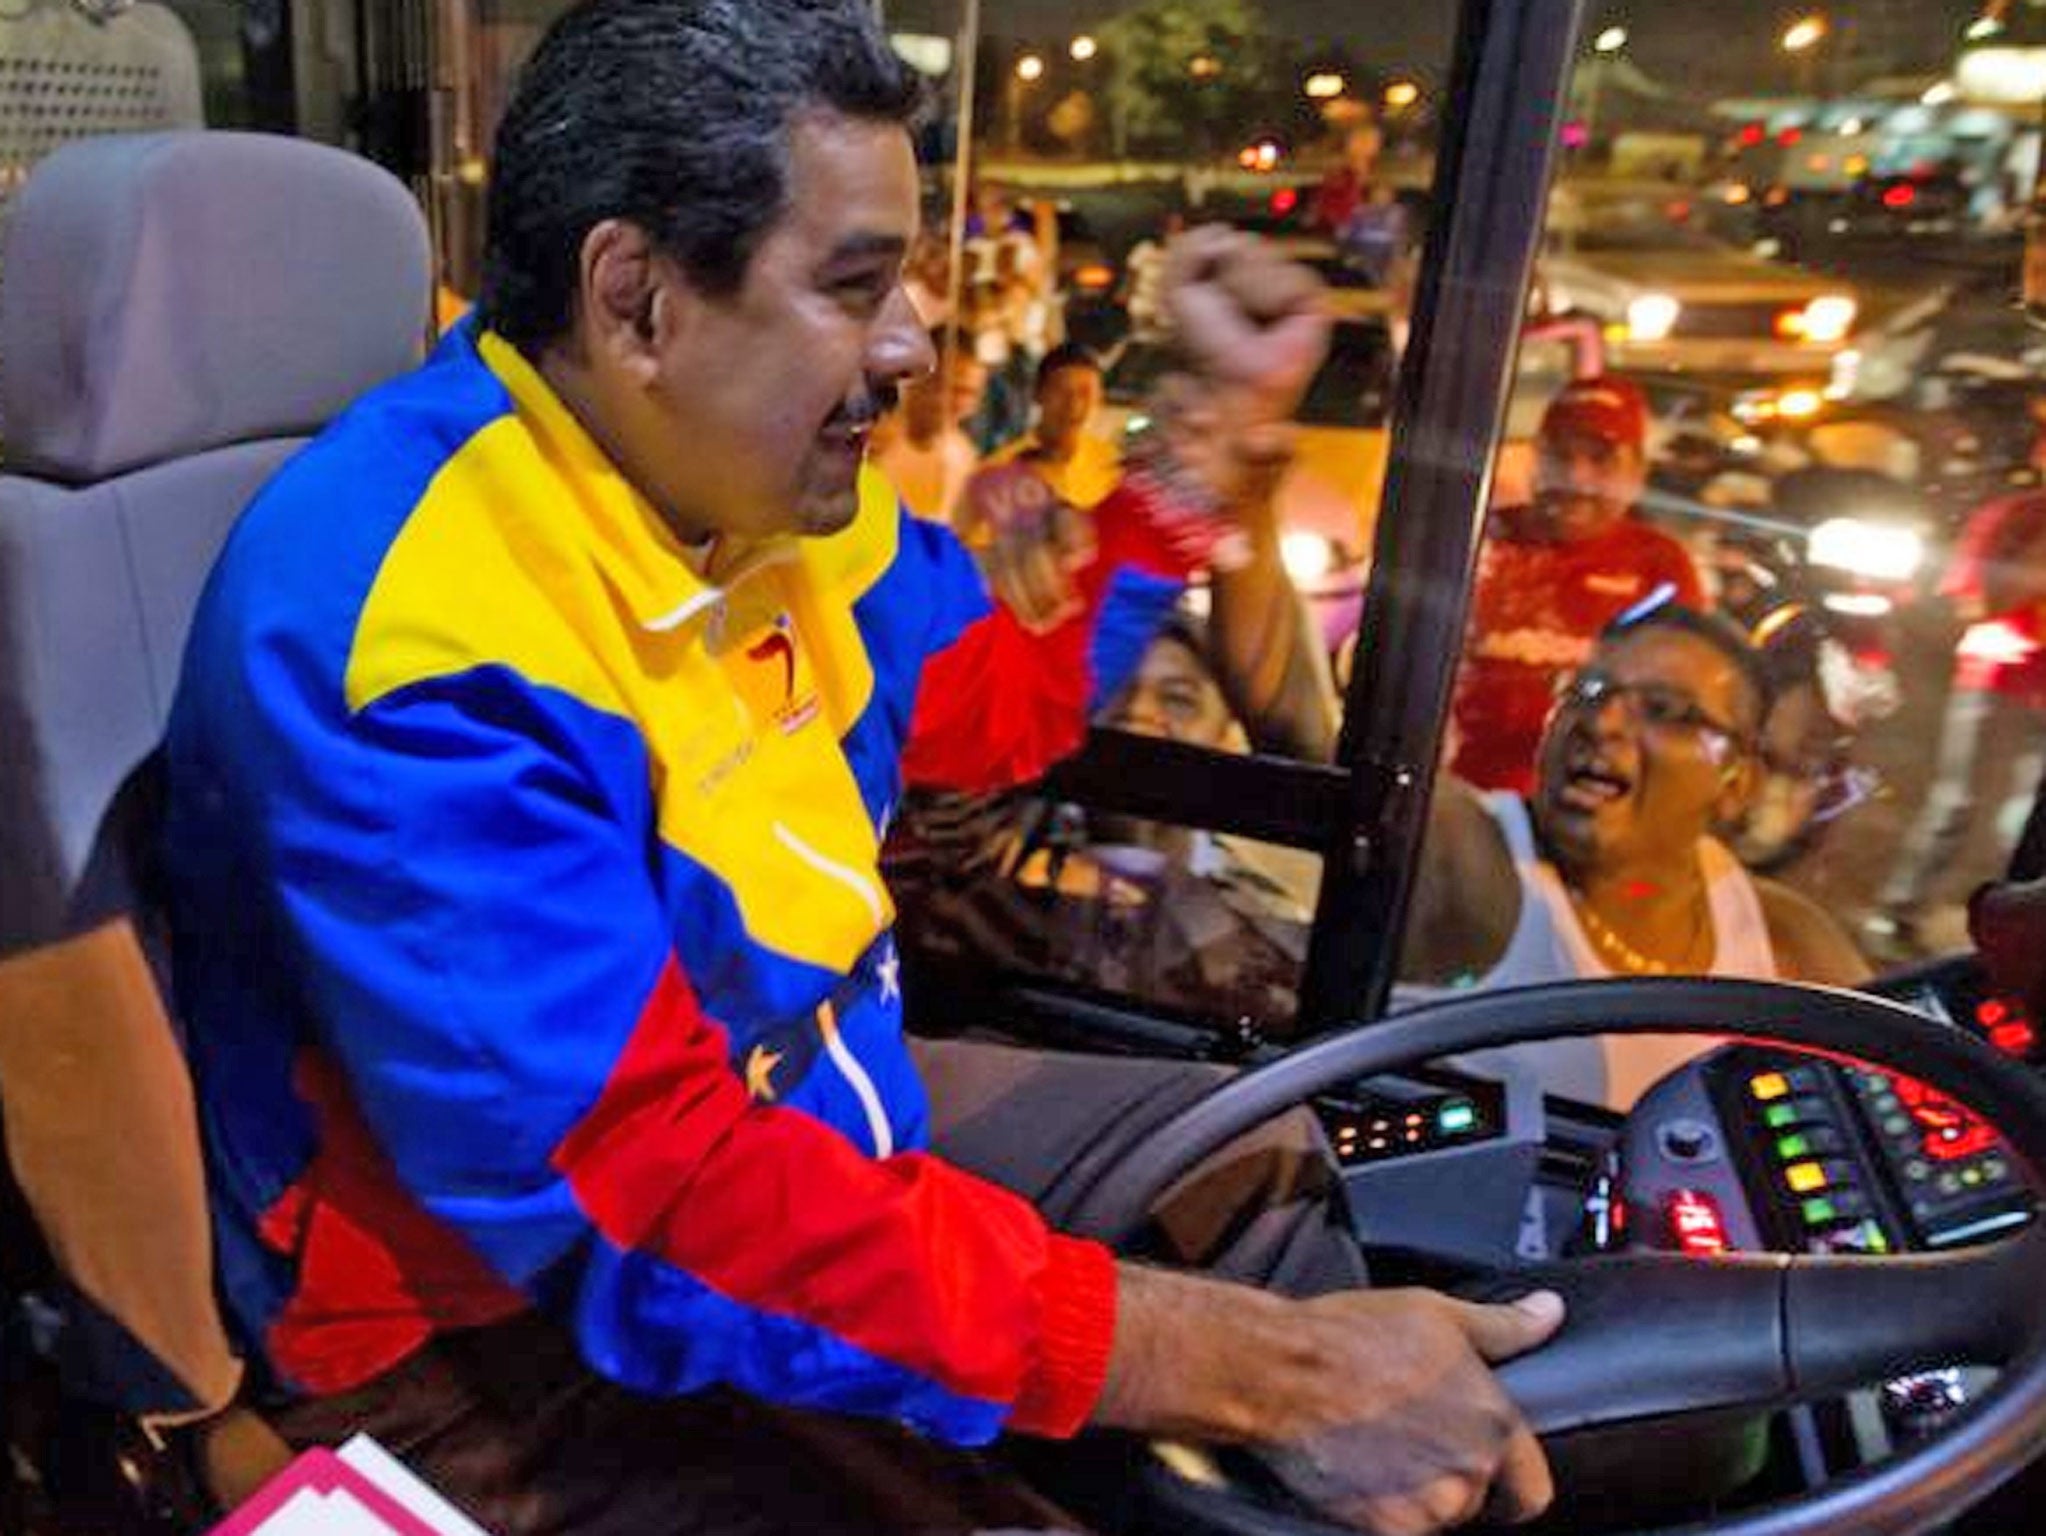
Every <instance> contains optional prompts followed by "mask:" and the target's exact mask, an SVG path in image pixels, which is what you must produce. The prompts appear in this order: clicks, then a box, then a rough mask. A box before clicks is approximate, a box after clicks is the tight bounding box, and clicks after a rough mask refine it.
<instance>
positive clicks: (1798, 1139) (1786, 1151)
mask: <svg viewBox="0 0 2046 1536" xmlns="http://www.w3.org/2000/svg"><path fill="white" fill-rule="evenodd" d="M1776 1155H1777V1156H1778V1157H1780V1158H1782V1159H1783V1160H1784V1161H1785V1162H1786V1163H1794V1162H1796V1161H1797V1160H1798V1159H1799V1158H1800V1157H1810V1156H1811V1155H1812V1144H1811V1143H1810V1142H1808V1141H1806V1140H1805V1139H1804V1137H1802V1136H1779V1137H1777V1138H1776Z"/></svg>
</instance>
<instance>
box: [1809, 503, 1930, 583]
mask: <svg viewBox="0 0 2046 1536" xmlns="http://www.w3.org/2000/svg"><path fill="white" fill-rule="evenodd" d="M1807 554H1808V556H1809V558H1810V560H1811V562H1812V564H1813V565H1823V566H1827V567H1829V568H1830V569H1832V570H1836V571H1845V572H1847V573H1848V574H1849V575H1850V576H1862V577H1866V578H1867V579H1869V580H1870V581H1909V580H1911V578H1912V577H1914V576H1916V575H1917V574H1918V572H1919V569H1920V568H1921V567H1922V566H1923V565H1924V564H1925V538H1924V535H1922V534H1921V533H1919V531H1918V530H1917V529H1916V528H1905V527H1901V526H1899V525H1898V524H1896V523H1878V522H1871V521H1869V520H1868V519H1866V518H1860V517H1830V518H1827V519H1826V521H1825V522H1823V523H1821V524H1819V526H1818V527H1816V528H1814V529H1813V530H1812V536H1811V542H1810V544H1809V545H1808V547H1807Z"/></svg>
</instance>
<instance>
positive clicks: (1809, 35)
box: [1783, 13, 1828, 96]
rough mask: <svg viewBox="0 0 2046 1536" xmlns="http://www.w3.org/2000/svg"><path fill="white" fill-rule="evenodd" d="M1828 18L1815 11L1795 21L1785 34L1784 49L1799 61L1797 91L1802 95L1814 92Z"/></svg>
mask: <svg viewBox="0 0 2046 1536" xmlns="http://www.w3.org/2000/svg"><path fill="white" fill-rule="evenodd" d="M1827 31H1828V28H1827V26H1826V18H1825V17H1823V16H1820V15H1818V14H1817V13H1814V14H1812V15H1810V16H1805V17H1801V18H1799V19H1798V20H1796V21H1793V22H1792V23H1791V24H1790V26H1789V27H1788V28H1787V29H1786V30H1785V31H1784V34H1783V51H1784V52H1785V53H1787V54H1789V55H1790V56H1791V58H1793V59H1795V60H1796V61H1797V91H1798V94H1799V95H1800V96H1810V95H1813V94H1814V90H1813V86H1814V83H1815V82H1814V79H1813V76H1814V73H1815V65H1816V64H1817V61H1818V53H1817V49H1818V46H1819V44H1820V43H1822V42H1824V41H1825V40H1826V33H1827Z"/></svg>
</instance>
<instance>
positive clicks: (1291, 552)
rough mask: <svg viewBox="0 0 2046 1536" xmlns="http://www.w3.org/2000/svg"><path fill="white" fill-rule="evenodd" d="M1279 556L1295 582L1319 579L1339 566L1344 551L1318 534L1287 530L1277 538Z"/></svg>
mask: <svg viewBox="0 0 2046 1536" xmlns="http://www.w3.org/2000/svg"><path fill="white" fill-rule="evenodd" d="M1279 559H1280V560H1281V561H1282V562H1283V563H1284V564H1285V567H1286V574H1287V575H1288V576H1291V577H1292V578H1293V579H1294V580H1295V581H1320V580H1321V579H1322V578H1323V577H1324V576H1330V575H1333V574H1334V573H1335V572H1336V571H1337V570H1339V569H1341V567H1342V564H1343V552H1342V551H1341V550H1339V549H1337V548H1336V541H1335V540H1334V539H1331V538H1329V537H1327V536H1326V535H1324V534H1319V533H1297V532H1296V533H1289V534H1285V535H1283V536H1282V537H1281V538H1280V540H1279Z"/></svg>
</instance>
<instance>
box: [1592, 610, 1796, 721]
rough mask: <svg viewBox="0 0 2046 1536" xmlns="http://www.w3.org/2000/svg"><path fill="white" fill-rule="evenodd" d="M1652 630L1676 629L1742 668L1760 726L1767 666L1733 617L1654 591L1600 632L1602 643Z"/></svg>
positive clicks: (1766, 695)
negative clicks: (1690, 604) (1708, 610)
mask: <svg viewBox="0 0 2046 1536" xmlns="http://www.w3.org/2000/svg"><path fill="white" fill-rule="evenodd" d="M1651 629H1673V630H1675V631H1677V632H1678V633H1679V634H1685V635H1689V636H1691V637H1692V638H1693V639H1695V640H1702V641H1704V642H1705V643H1706V644H1707V645H1709V646H1711V647H1712V648H1713V649H1714V650H1716V651H1718V652H1719V653H1720V654H1721V655H1722V656H1724V657H1726V659H1727V660H1728V661H1731V662H1732V663H1733V664H1734V666H1735V668H1736V669H1738V670H1739V672H1740V675H1741V678H1742V680H1743V681H1745V682H1746V683H1747V685H1748V693H1749V695H1750V698H1751V701H1752V702H1753V704H1754V708H1755V723H1756V725H1757V726H1758V727H1759V726H1760V724H1761V721H1762V716H1763V715H1764V714H1765V713H1766V712H1767V710H1768V707H1769V701H1770V698H1771V696H1772V690H1771V688H1770V686H1769V673H1768V669H1767V668H1766V667H1765V666H1764V665H1763V663H1762V653H1761V652H1760V651H1758V650H1757V649H1756V648H1755V646H1754V644H1753V643H1752V642H1751V641H1750V640H1749V639H1748V637H1747V633H1746V631H1744V630H1743V629H1742V628H1741V627H1740V626H1739V625H1738V624H1736V623H1734V622H1733V621H1732V620H1731V619H1728V618H1723V617H1722V616H1720V615H1719V614H1716V613H1701V612H1699V611H1698V610H1697V609H1696V608H1687V607H1685V606H1684V605H1683V604H1682V603H1680V602H1677V601H1676V600H1675V599H1674V598H1671V597H1669V596H1667V595H1666V594H1665V593H1662V592H1656V593H1651V594H1650V595H1649V596H1648V597H1646V598H1644V599H1643V600H1642V601H1641V602H1638V603H1636V604H1635V605H1634V606H1633V607H1632V608H1629V609H1628V610H1627V611H1626V612H1625V613H1622V614H1621V615H1620V616H1619V617H1618V618H1616V619H1614V620H1613V621H1612V623H1610V624H1608V625H1607V626H1606V627H1605V628H1604V629H1602V630H1600V631H1599V636H1598V638H1599V643H1600V644H1601V645H1603V644H1605V643H1606V642H1607V641H1610V640H1624V639H1626V638H1627V637H1628V636H1629V635H1638V634H1641V633H1643V632H1645V631H1647V630H1651Z"/></svg>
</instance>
